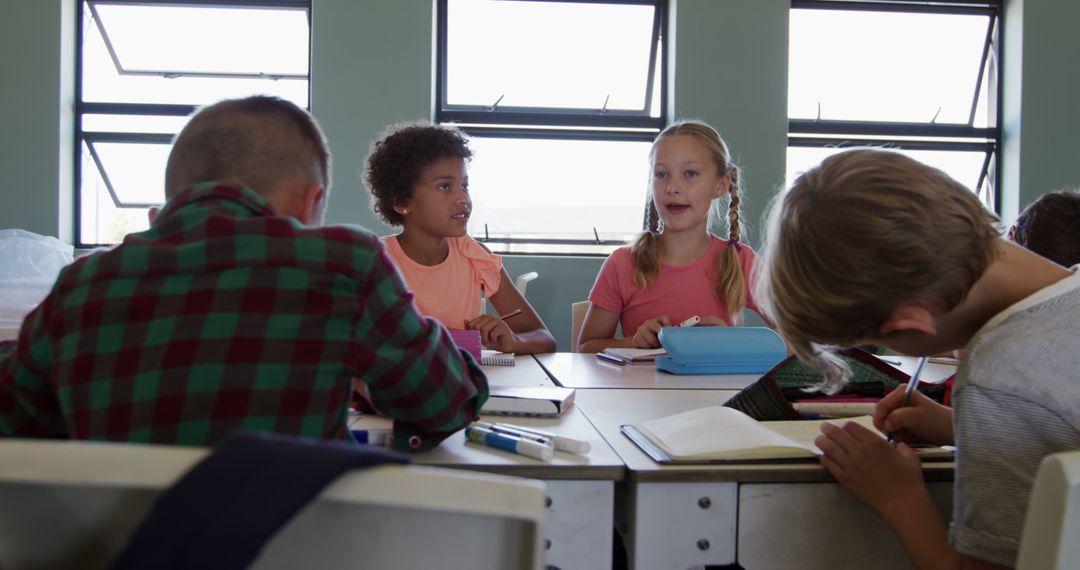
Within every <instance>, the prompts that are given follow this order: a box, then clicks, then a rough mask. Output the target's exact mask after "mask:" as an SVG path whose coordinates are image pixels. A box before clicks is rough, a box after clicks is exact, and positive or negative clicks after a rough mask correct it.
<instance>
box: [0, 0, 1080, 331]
mask: <svg viewBox="0 0 1080 570" xmlns="http://www.w3.org/2000/svg"><path fill="white" fill-rule="evenodd" d="M75 1H76V0H20V1H18V2H9V3H8V4H9V5H6V6H5V8H7V12H6V13H5V15H6V17H5V18H3V19H2V20H0V50H2V52H3V53H4V54H5V57H4V58H2V59H0V72H3V77H4V84H5V86H4V89H2V90H0V113H2V119H3V125H4V128H3V129H2V130H0V205H2V206H0V227H21V228H25V229H28V230H31V231H35V232H38V233H43V234H49V235H56V236H59V237H60V238H62V239H65V240H68V241H70V240H71V238H72V233H71V229H72V222H71V220H72V213H71V204H72V199H71V187H72V176H71V160H72V151H71V114H72V110H73V98H72V89H73V85H74V81H73V57H74V53H75V51H74V50H75V46H74V12H75ZM787 11H788V2H787V0H672V15H673V18H672V20H673V22H672V29H670V30H669V41H671V42H672V50H671V52H672V53H671V57H672V61H671V63H672V65H671V66H670V72H671V80H672V85H673V93H672V95H673V96H672V98H671V101H670V102H669V105H670V107H671V115H672V117H674V118H699V119H703V120H706V121H708V122H710V123H711V124H713V125H714V126H716V127H717V128H719V129H720V131H721V133H722V134H723V135H724V138H725V139H726V140H727V142H728V143H729V145H730V146H731V149H732V153H733V155H734V158H735V160H736V161H737V163H738V164H739V165H740V166H741V168H742V170H743V175H744V188H745V191H746V193H745V197H744V198H745V201H744V202H743V204H744V205H745V206H744V225H745V226H747V227H748V228H749V231H748V232H746V233H745V234H744V235H745V238H746V240H747V241H748V242H749V243H751V244H753V245H755V246H758V245H760V243H761V240H762V237H763V236H762V235H761V231H760V228H761V217H762V213H763V212H764V209H765V207H766V205H767V203H768V201H769V199H770V198H771V197H772V196H773V195H774V194H775V192H776V190H777V186H778V185H779V184H781V183H782V181H783V176H784V160H785V159H784V155H785V141H786V121H787V33H788V17H787ZM1077 21H1080V2H1075V1H1074V0H1007V1H1006V29H1005V42H1004V45H1005V53H1004V57H1003V65H1004V72H1003V91H1004V93H1005V96H1004V100H1003V101H1002V105H1003V113H1004V115H1005V121H1004V128H1005V134H1006V145H1005V150H1004V152H1003V159H1004V162H1003V184H1002V188H1001V190H1002V192H1003V196H1004V200H1003V203H1004V205H1005V208H1004V212H1003V213H1004V218H1005V219H1006V221H1011V219H1012V218H1013V217H1015V214H1016V212H1017V211H1018V210H1019V208H1020V207H1022V206H1023V205H1026V204H1027V203H1029V202H1030V201H1032V200H1033V199H1035V198H1036V197H1037V196H1039V195H1040V194H1042V193H1044V192H1046V191H1049V190H1052V189H1056V188H1058V187H1061V186H1065V185H1075V184H1080V160H1077V159H1076V157H1077V156H1080V153H1078V151H1080V137H1076V136H1074V135H1073V132H1072V130H1073V129H1075V128H1077V127H1080V111H1078V110H1077V106H1076V105H1075V104H1073V99H1074V98H1075V94H1076V93H1078V92H1080V89H1078V88H1080V74H1077V73H1076V71H1075V63H1074V62H1075V61H1076V60H1077V59H1080V44H1078V43H1076V42H1075V41H1074V34H1073V33H1072V27H1073V26H1072V24H1073V23H1074V22H1077ZM312 25H313V31H314V34H313V36H314V37H313V46H312V47H313V50H312V77H311V90H312V111H313V112H314V114H315V116H316V118H318V119H319V120H320V122H321V124H322V126H323V128H324V130H325V131H326V134H327V137H328V138H329V140H330V146H331V151H332V152H333V154H334V164H335V168H334V181H333V182H334V183H333V189H332V192H331V198H330V205H329V210H328V214H327V218H328V221H330V222H334V223H342V222H347V223H357V224H360V225H363V226H366V227H369V228H371V229H372V230H374V231H376V232H378V233H387V232H388V231H389V228H387V227H385V226H383V225H382V224H381V223H379V222H377V221H376V220H375V218H374V215H373V214H372V212H371V209H370V206H369V199H368V196H367V194H366V191H365V190H364V189H363V185H362V183H361V181H360V171H361V169H362V166H363V158H364V156H365V155H366V154H367V150H368V147H369V145H370V144H371V141H372V140H374V139H375V138H376V137H377V136H378V134H379V133H380V132H381V131H382V129H383V128H384V127H385V126H386V125H387V124H390V123H393V122H397V121H402V120H412V119H420V118H430V117H431V114H432V101H433V85H434V69H433V62H434V40H433V35H434V34H433V30H434V1H433V0H364V1H357V0H313V10H312ZM633 167H637V166H633ZM505 263H506V267H507V269H508V271H509V272H510V273H511V275H518V274H520V273H524V272H527V271H537V272H539V273H540V278H539V279H537V280H536V281H533V282H532V283H530V284H529V290H528V298H529V300H530V302H532V303H533V305H534V306H535V307H536V309H537V310H538V311H539V313H540V315H541V316H542V317H543V318H544V320H545V321H546V322H547V324H548V327H549V328H550V329H551V331H552V333H554V334H555V337H556V339H557V340H558V341H559V344H560V347H562V348H563V349H568V348H569V347H568V342H569V322H570V317H569V312H570V303H572V302H574V301H578V300H583V299H585V298H586V296H587V295H588V291H589V288H590V287H591V285H592V282H593V279H594V278H595V276H596V272H597V270H598V269H599V267H600V264H601V263H602V260H601V259H597V258H569V257H536V256H508V257H507V258H506V260H505Z"/></svg>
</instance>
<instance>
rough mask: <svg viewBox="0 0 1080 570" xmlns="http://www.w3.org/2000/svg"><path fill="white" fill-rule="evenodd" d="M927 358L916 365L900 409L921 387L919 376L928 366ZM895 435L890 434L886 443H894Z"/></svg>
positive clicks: (923, 358)
mask: <svg viewBox="0 0 1080 570" xmlns="http://www.w3.org/2000/svg"><path fill="white" fill-rule="evenodd" d="M926 360H927V357H925V356H920V357H919V363H918V364H916V365H915V373H914V374H912V375H911V380H908V385H907V388H905V389H904V397H903V398H902V399H901V400H900V407H901V408H903V407H904V406H906V405H907V403H908V400H909V399H911V393H912V392H914V391H915V387H916V386H918V385H919V374H922V369H923V367H924V366H926ZM892 440H893V434H892V433H891V432H890V433H889V437H887V438H886V441H888V442H889V443H892Z"/></svg>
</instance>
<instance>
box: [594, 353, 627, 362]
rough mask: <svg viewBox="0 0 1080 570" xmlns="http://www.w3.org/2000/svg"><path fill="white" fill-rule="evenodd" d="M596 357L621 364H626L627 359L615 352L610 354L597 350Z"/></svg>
mask: <svg viewBox="0 0 1080 570" xmlns="http://www.w3.org/2000/svg"><path fill="white" fill-rule="evenodd" d="M596 357H597V358H599V359H601V360H606V361H608V362H614V363H615V364H619V365H625V364H626V360H624V359H623V358H621V357H619V356H615V355H614V354H608V353H606V352H597V353H596Z"/></svg>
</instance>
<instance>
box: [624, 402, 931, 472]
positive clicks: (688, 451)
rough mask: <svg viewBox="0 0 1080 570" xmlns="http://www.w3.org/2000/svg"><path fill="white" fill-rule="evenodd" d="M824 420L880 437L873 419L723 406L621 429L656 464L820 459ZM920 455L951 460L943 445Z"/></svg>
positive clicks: (922, 450) (928, 449) (923, 450)
mask: <svg viewBox="0 0 1080 570" xmlns="http://www.w3.org/2000/svg"><path fill="white" fill-rule="evenodd" d="M826 421H827V422H830V423H835V424H840V425H842V424H844V423H846V422H849V421H854V422H857V423H859V424H861V425H863V426H864V427H866V428H867V429H869V430H871V431H873V432H874V433H880V432H878V431H877V428H875V427H874V423H873V420H872V418H871V417H870V416H859V417H855V418H840V419H835V420H818V421H815V420H800V421H781V422H759V421H757V420H755V419H753V418H751V417H750V416H748V415H746V414H744V413H742V412H740V411H738V410H736V409H734V408H727V407H724V406H713V407H708V408H700V409H697V410H691V411H689V412H683V413H681V414H675V415H673V416H667V417H664V418H659V419H656V420H652V421H648V422H642V423H639V424H634V425H624V426H622V431H623V433H624V434H626V436H627V437H629V438H630V439H631V440H632V441H633V442H634V443H636V444H637V445H638V446H639V447H641V449H642V450H643V451H645V453H647V454H649V456H650V457H652V458H653V459H654V460H655V461H657V462H658V463H756V462H776V461H809V460H816V459H817V458H818V456H820V455H821V450H819V449H818V448H817V447H816V446H815V445H814V438H816V437H817V436H818V435H819V434H820V433H821V424H822V423H823V422H826ZM881 437H885V436H884V435H882V436H881ZM918 451H919V453H920V456H921V457H922V458H923V459H924V460H930V459H946V460H947V459H952V454H951V453H949V452H948V451H946V450H944V449H942V448H940V447H931V448H925V449H919V450H918Z"/></svg>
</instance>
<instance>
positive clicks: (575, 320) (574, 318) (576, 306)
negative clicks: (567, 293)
mask: <svg viewBox="0 0 1080 570" xmlns="http://www.w3.org/2000/svg"><path fill="white" fill-rule="evenodd" d="M587 312H589V302H588V301H579V302H577V303H572V304H571V305H570V352H577V351H578V347H577V346H578V335H579V334H581V325H583V324H585V313H587Z"/></svg>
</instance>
